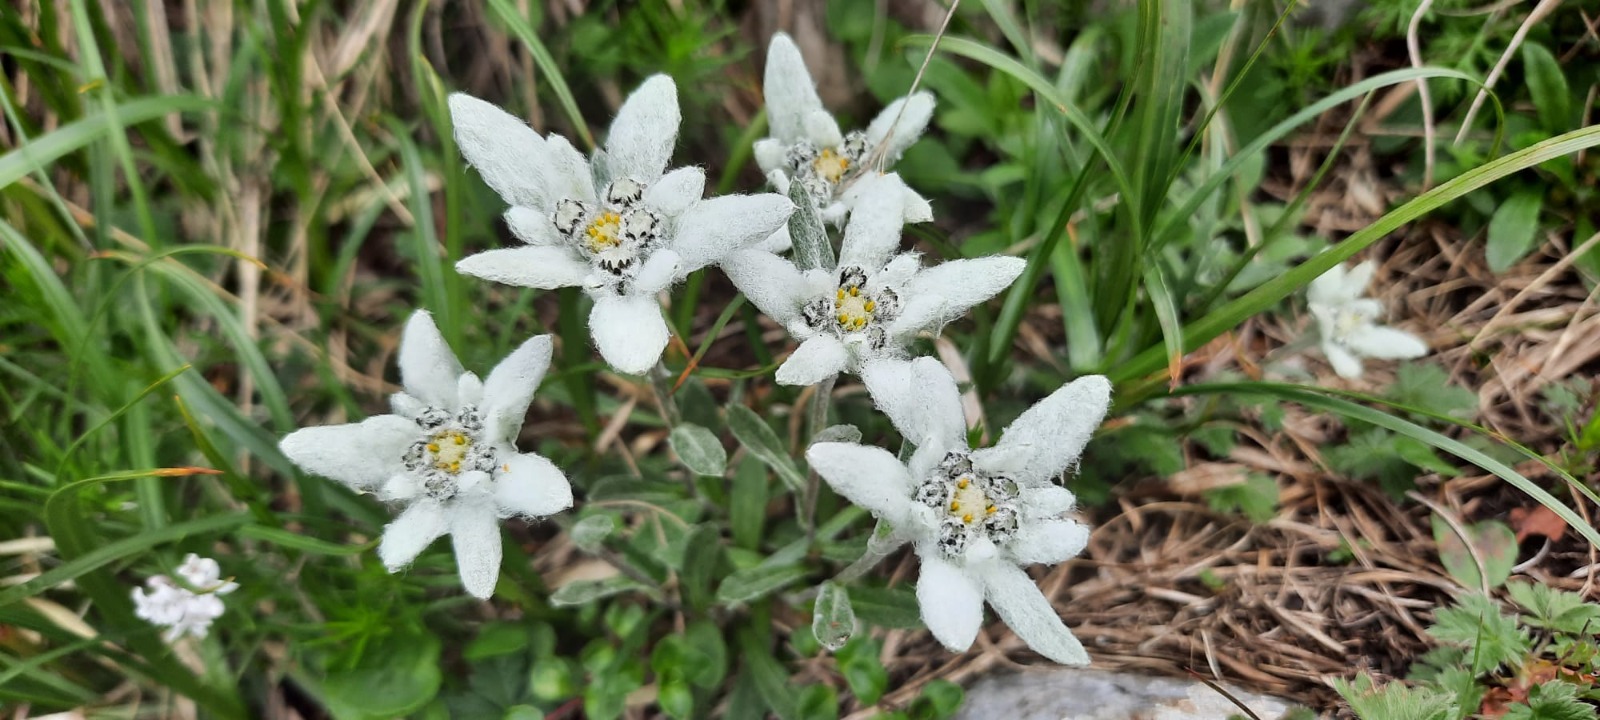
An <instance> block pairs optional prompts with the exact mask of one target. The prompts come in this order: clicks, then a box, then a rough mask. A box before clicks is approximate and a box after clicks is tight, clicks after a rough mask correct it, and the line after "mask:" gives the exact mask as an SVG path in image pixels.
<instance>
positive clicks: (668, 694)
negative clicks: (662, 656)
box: [541, 676, 694, 720]
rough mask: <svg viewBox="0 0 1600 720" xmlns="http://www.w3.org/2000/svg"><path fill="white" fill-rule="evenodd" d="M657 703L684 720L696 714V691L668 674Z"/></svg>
mask: <svg viewBox="0 0 1600 720" xmlns="http://www.w3.org/2000/svg"><path fill="white" fill-rule="evenodd" d="M656 705H658V706H660V708H661V712H663V713H666V715H667V717H670V718H673V720H683V719H684V718H688V717H690V716H691V715H693V714H694V691H693V690H691V689H689V684H688V683H686V682H684V681H683V680H682V679H679V678H678V677H676V676H668V677H667V678H666V679H664V680H661V681H659V682H658V683H657V684H656ZM541 717H543V716H541Z"/></svg>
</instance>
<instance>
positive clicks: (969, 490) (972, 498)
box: [949, 478, 999, 525]
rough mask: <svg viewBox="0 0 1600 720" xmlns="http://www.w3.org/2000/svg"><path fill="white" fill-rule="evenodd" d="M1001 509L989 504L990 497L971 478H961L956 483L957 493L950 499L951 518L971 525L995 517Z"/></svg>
mask: <svg viewBox="0 0 1600 720" xmlns="http://www.w3.org/2000/svg"><path fill="white" fill-rule="evenodd" d="M998 509H999V508H997V507H995V504H994V503H992V502H989V496H987V495H984V494H983V490H980V489H979V488H978V484H977V483H975V482H973V481H972V480H971V479H970V478H961V479H960V480H957V481H956V491H955V493H954V494H953V495H952V496H951V498H950V507H949V511H950V517H953V518H959V519H960V520H961V522H963V523H965V524H967V525H971V524H972V523H973V522H975V521H978V520H982V519H983V518H986V517H988V516H990V515H993V514H994V513H995V511H996V510H998Z"/></svg>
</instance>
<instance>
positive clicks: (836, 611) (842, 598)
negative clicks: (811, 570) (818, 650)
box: [811, 580, 856, 652]
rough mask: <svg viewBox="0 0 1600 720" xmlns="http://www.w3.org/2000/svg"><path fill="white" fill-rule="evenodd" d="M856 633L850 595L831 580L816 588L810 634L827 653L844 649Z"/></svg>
mask: <svg viewBox="0 0 1600 720" xmlns="http://www.w3.org/2000/svg"><path fill="white" fill-rule="evenodd" d="M855 631H856V613H855V610H854V609H852V608H851V606H850V594H849V593H847V592H845V589H844V588H843V587H840V586H839V584H838V583H835V582H833V581H831V580H829V581H825V582H823V583H822V586H821V587H819V588H817V602H816V606H815V607H813V608H812V611H811V632H812V633H813V634H815V635H816V636H817V642H819V643H821V644H822V646H823V647H825V648H827V649H828V651H829V652H833V651H835V650H838V649H839V648H842V647H844V644H845V643H847V642H849V641H850V636H851V635H854V634H855Z"/></svg>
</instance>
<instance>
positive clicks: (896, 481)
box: [806, 358, 1111, 665]
mask: <svg viewBox="0 0 1600 720" xmlns="http://www.w3.org/2000/svg"><path fill="white" fill-rule="evenodd" d="M866 380H867V387H868V389H869V390H871V391H872V394H873V399H874V400H875V401H876V402H877V404H878V407H879V408H880V409H882V410H883V411H884V412H885V414H887V415H888V416H889V419H890V421H891V422H893V423H894V425H895V427H897V428H899V430H900V433H901V434H902V435H904V436H905V438H906V439H907V440H908V441H911V442H913V443H915V444H916V446H917V450H916V453H914V454H913V455H912V457H911V460H910V462H909V463H907V464H901V462H900V461H899V460H897V459H895V456H894V454H893V453H890V452H888V451H886V450H883V449H881V448H876V447H866V446H863V445H857V444H855V443H817V444H815V445H812V446H811V449H810V450H808V451H807V452H806V459H807V460H809V461H810V462H811V467H812V468H814V469H815V470H816V471H817V473H818V474H820V475H821V476H822V477H823V479H825V480H827V481H828V484H829V485H831V486H832V487H833V489H834V490H835V491H837V492H838V493H839V494H840V495H843V496H844V497H845V498H847V499H849V500H850V501H851V502H853V503H855V504H857V505H860V506H862V507H864V508H866V509H867V510H869V511H871V512H872V514H873V515H875V516H877V517H878V518H879V519H881V520H883V521H885V522H887V523H888V524H889V525H890V526H891V527H892V528H893V532H894V535H895V537H897V538H898V539H899V540H902V541H909V542H911V543H913V544H914V545H913V546H914V548H915V549H916V553H917V557H918V558H920V560H921V563H922V574H921V577H919V578H918V579H917V601H918V604H919V605H920V606H921V608H922V619H923V622H925V623H926V624H927V626H928V629H929V630H931V631H933V635H934V637H936V638H938V639H939V642H941V643H943V644H944V646H945V647H947V648H949V649H950V650H952V651H957V652H960V651H962V650H966V649H967V648H968V647H970V646H971V645H972V641H973V639H974V638H975V637H977V633H978V630H979V628H980V627H981V626H982V625H983V603H984V601H986V600H987V601H988V603H989V605H990V606H991V607H993V608H994V609H995V612H997V613H998V614H999V615H1000V617H1001V618H1002V619H1004V620H1005V621H1006V624H1007V625H1010V626H1011V629H1012V630H1014V631H1016V633H1017V636H1018V637H1021V638H1022V639H1023V641H1024V642H1026V643H1028V646H1029V647H1031V648H1033V649H1034V650H1036V651H1038V652H1039V653H1040V654H1042V655H1044V656H1045V657H1048V658H1050V659H1051V660H1054V661H1056V662H1058V663H1062V664H1065V665H1083V664H1087V663H1088V662H1089V656H1088V654H1087V653H1085V652H1084V649H1083V646H1082V645H1081V644H1080V643H1079V642H1078V640H1077V638H1075V637H1073V635H1072V632H1071V631H1069V630H1068V629H1067V626H1066V625H1065V624H1064V623H1062V622H1061V618H1060V617H1059V616H1058V615H1056V612H1055V610H1054V609H1053V608H1052V607H1051V605H1050V601H1049V600H1048V599H1047V598H1045V596H1044V595H1043V594H1042V593H1040V592H1039V589H1038V588H1037V587H1036V586H1034V584H1033V580H1031V579H1030V578H1029V577H1028V574H1027V573H1026V572H1024V571H1023V570H1022V567H1023V566H1026V565H1032V564H1034V563H1044V564H1055V563H1059V562H1062V561H1064V560H1066V559H1067V558H1070V557H1072V556H1074V555H1077V554H1078V553H1079V552H1081V551H1082V550H1083V548H1084V545H1085V544H1087V542H1088V539H1089V529H1088V528H1087V527H1085V526H1083V525H1082V524H1080V523H1078V522H1075V521H1073V520H1070V519H1066V518H1063V517H1061V514H1062V513H1065V512H1067V511H1068V510H1071V509H1072V507H1073V504H1074V502H1075V499H1074V498H1073V495H1072V493H1071V492H1069V491H1067V490H1066V489H1065V488H1062V487H1059V486H1057V485H1055V484H1054V483H1053V482H1052V480H1053V479H1054V478H1055V477H1056V476H1057V475H1059V474H1061V472H1062V471H1063V470H1066V469H1067V468H1068V467H1069V466H1071V465H1072V464H1073V463H1074V462H1076V461H1077V459H1078V456H1079V455H1080V454H1081V453H1082V451H1083V447H1084V445H1085V444H1086V443H1088V441H1089V438H1090V436H1091V435H1093V434H1094V429H1095V426H1097V425H1099V424H1100V420H1101V418H1103V417H1104V416H1105V413H1106V408H1107V407H1108V406H1109V404H1110V401H1111V385H1110V383H1108V382H1107V381H1106V379H1105V378H1103V377H1100V376H1098V375H1096V376H1089V377H1083V378H1079V379H1077V380H1075V381H1073V382H1072V383H1070V384H1068V385H1066V386H1063V387H1062V388H1061V389H1060V390H1057V391H1056V392H1054V393H1052V394H1051V395H1050V396H1049V397H1047V398H1045V399H1044V400H1041V401H1040V402H1039V403H1038V404H1037V405H1034V406H1033V407H1032V408H1031V409H1029V410H1028V411H1027V412H1025V413H1023V414H1022V416H1021V417H1019V418H1017V420H1016V422H1013V423H1012V424H1011V426H1010V427H1008V428H1006V430H1005V434H1004V436H1002V437H1001V439H1000V442H999V443H997V444H996V445H995V446H994V447H990V448H982V449H978V450H973V449H971V448H969V447H968V446H967V439H966V423H965V422H964V420H963V417H962V412H961V400H960V397H959V395H958V394H957V391H956V384H955V380H953V379H952V378H951V377H950V373H949V372H948V371H946V370H945V369H944V367H943V366H941V365H940V364H939V363H938V361H936V360H934V359H932V358H918V359H917V360H914V361H912V362H909V363H883V364H879V365H878V366H876V367H875V368H873V369H872V370H870V371H869V372H868V374H867V376H866Z"/></svg>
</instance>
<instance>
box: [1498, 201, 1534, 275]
mask: <svg viewBox="0 0 1600 720" xmlns="http://www.w3.org/2000/svg"><path fill="white" fill-rule="evenodd" d="M1543 208H1544V192H1543V191H1541V190H1519V191H1517V192H1516V193H1515V194H1513V195H1512V196H1511V197H1509V198H1506V201H1505V202H1503V203H1501V204H1500V207H1499V208H1496V209H1495V211H1494V217H1491V218H1489V249H1488V255H1489V269H1490V270H1493V271H1495V272H1505V271H1506V270H1508V269H1510V267H1511V266H1512V265H1515V264H1517V261H1518V260H1521V259H1522V258H1523V257H1524V256H1526V255H1527V254H1528V251H1529V250H1532V249H1533V240H1534V238H1535V237H1536V236H1537V235H1538V233H1539V212H1540V210H1542V209H1543Z"/></svg>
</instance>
